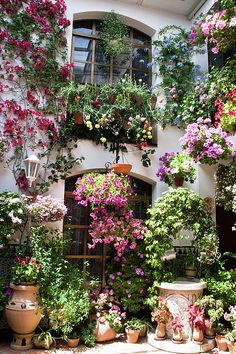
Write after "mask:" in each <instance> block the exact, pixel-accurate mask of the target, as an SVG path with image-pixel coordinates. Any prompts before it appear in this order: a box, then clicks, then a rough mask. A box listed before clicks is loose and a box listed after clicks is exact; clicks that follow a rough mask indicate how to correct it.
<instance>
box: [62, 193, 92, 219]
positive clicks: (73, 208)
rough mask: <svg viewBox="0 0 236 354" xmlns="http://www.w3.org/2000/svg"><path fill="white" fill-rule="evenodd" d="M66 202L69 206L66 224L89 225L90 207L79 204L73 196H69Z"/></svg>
mask: <svg viewBox="0 0 236 354" xmlns="http://www.w3.org/2000/svg"><path fill="white" fill-rule="evenodd" d="M65 204H66V206H67V208H68V211H67V214H66V216H65V224H71V225H88V224H89V207H84V206H82V205H79V204H78V203H77V202H76V200H74V199H73V198H67V199H66V200H65Z"/></svg>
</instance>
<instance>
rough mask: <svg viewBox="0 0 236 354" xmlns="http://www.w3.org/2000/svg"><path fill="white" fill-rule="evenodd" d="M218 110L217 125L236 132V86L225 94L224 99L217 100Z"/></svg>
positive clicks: (216, 115) (216, 114)
mask: <svg viewBox="0 0 236 354" xmlns="http://www.w3.org/2000/svg"><path fill="white" fill-rule="evenodd" d="M215 106H217V108H218V111H217V112H216V113H215V125H216V126H218V124H219V125H220V126H221V127H222V129H224V130H225V131H227V132H234V133H235V132H236V88H234V89H233V90H232V91H230V92H229V93H227V94H226V95H225V99H224V101H223V100H221V99H220V98H218V99H217V100H216V101H215Z"/></svg>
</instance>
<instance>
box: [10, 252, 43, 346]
mask: <svg viewBox="0 0 236 354" xmlns="http://www.w3.org/2000/svg"><path fill="white" fill-rule="evenodd" d="M40 271H41V265H40V264H39V262H38V261H36V260H35V259H32V258H30V257H29V256H26V257H25V258H22V257H20V256H18V257H17V258H16V263H15V264H14V265H13V266H12V281H13V282H12V283H10V288H11V289H12V290H13V293H12V296H11V297H10V298H9V301H8V303H7V304H6V308H5V314H6V318H7V322H8V324H9V326H10V327H11V328H12V330H13V336H14V340H13V342H12V344H11V347H12V348H13V349H14V348H15V349H16V350H18V349H19V348H21V349H22V348H23V347H21V344H20V343H21V341H22V339H21V338H22V335H24V338H25V346H24V349H30V348H31V347H32V343H31V338H32V336H33V334H34V330H35V328H36V327H37V325H38V324H39V321H40V319H41V311H40V308H39V305H38V295H39V294H38V286H37V282H38V279H39V277H40Z"/></svg>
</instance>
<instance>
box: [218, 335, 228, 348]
mask: <svg viewBox="0 0 236 354" xmlns="http://www.w3.org/2000/svg"><path fill="white" fill-rule="evenodd" d="M215 341H216V345H217V348H218V349H220V350H222V351H226V350H227V342H226V339H225V336H224V335H223V334H216V337H215Z"/></svg>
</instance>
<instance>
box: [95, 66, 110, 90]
mask: <svg viewBox="0 0 236 354" xmlns="http://www.w3.org/2000/svg"><path fill="white" fill-rule="evenodd" d="M109 72H110V68H109V66H102V65H94V83H96V84H98V85H100V84H101V83H102V82H106V83H107V82H108V81H109Z"/></svg>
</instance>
